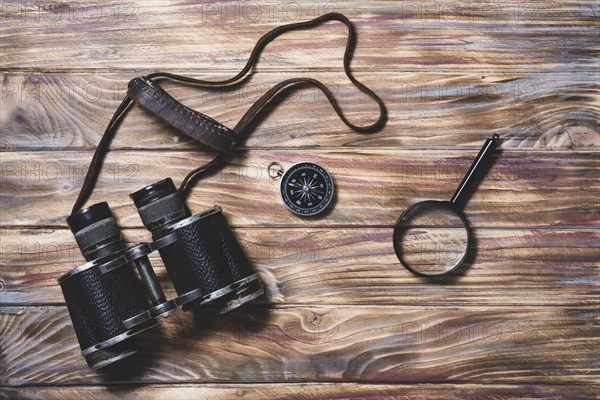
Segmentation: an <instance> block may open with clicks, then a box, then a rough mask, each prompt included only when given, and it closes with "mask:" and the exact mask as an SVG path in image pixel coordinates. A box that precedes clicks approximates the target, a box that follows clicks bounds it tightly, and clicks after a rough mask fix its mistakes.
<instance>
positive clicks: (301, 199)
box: [268, 162, 334, 217]
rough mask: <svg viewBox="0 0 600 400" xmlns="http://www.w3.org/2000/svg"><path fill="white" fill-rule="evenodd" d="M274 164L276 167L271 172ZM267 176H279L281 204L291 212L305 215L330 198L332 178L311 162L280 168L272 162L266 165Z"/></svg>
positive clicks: (322, 205) (318, 207) (313, 213)
mask: <svg viewBox="0 0 600 400" xmlns="http://www.w3.org/2000/svg"><path fill="white" fill-rule="evenodd" d="M274 166H278V167H279V170H278V171H277V172H276V174H275V175H273V174H272V173H271V171H272V170H273V167H274ZM268 170H269V176H270V177H271V178H279V177H280V178H281V182H280V184H279V192H280V194H281V199H282V200H283V204H285V206H286V207H287V208H288V209H289V210H290V211H291V212H293V213H294V214H297V215H300V216H303V217H309V216H312V215H317V214H319V213H320V212H322V211H323V210H325V209H326V208H327V206H329V204H330V203H331V200H332V199H333V190H334V186H333V179H332V178H331V175H329V173H328V172H327V170H326V169H325V168H323V167H321V166H320V165H319V164H316V163H313V162H301V163H297V164H294V165H292V166H291V167H289V168H288V169H287V170H284V169H283V167H282V166H281V164H279V163H277V162H274V163H271V164H270V165H269V167H268Z"/></svg>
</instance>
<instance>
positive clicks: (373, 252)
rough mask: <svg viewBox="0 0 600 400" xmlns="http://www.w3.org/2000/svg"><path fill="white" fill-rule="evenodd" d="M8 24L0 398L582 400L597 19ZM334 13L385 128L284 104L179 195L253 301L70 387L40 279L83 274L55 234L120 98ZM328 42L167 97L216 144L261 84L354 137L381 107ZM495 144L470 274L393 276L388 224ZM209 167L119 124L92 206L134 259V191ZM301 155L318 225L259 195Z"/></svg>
mask: <svg viewBox="0 0 600 400" xmlns="http://www.w3.org/2000/svg"><path fill="white" fill-rule="evenodd" d="M1 7H2V22H1V23H2V28H1V35H2V39H1V45H0V49H1V53H0V54H1V60H0V65H1V67H0V69H1V71H0V72H1V73H2V102H1V107H2V108H1V111H2V112H1V131H2V133H1V135H0V149H1V153H0V156H1V189H0V190H1V192H0V200H1V205H0V212H1V230H0V235H1V236H0V240H1V252H2V254H1V257H0V306H1V308H0V313H1V315H0V332H1V336H0V379H1V381H0V383H1V385H2V388H0V390H1V395H0V397H2V398H17V397H26V398H56V397H61V398H72V399H82V398H98V397H109V398H138V397H139V398H157V399H165V398H188V397H190V398H210V399H222V398H223V399H225V398H237V397H243V398H249V399H255V398H256V399H263V398H280V399H291V398H302V399H307V398H314V399H320V398H371V399H375V398H407V399H429V398H435V397H440V398H460V399H465V398H469V399H471V398H472V399H500V398H501V399H504V398H511V399H512V398H515V399H516V398H530V397H531V398H536V397H544V398H594V397H596V396H598V393H599V390H600V388H599V376H600V360H599V358H600V357H599V352H598V345H599V344H600V343H599V335H600V331H599V328H598V321H599V318H598V317H599V303H600V300H599V299H600V297H599V275H598V272H599V258H600V257H599V256H600V251H599V248H600V244H599V238H598V227H599V216H598V211H599V201H598V199H599V198H600V196H599V192H600V189H599V180H598V178H599V174H598V173H599V170H598V167H599V158H598V149H599V147H600V126H599V116H600V104H599V72H600V66H599V57H598V56H599V48H600V44H599V40H598V37H599V34H600V25H599V18H598V17H599V16H600V6H599V3H598V2H597V1H584V0H561V1H533V0H525V1H521V0H520V1H508V0H494V1H493V2H478V3H469V2H465V3H457V2H453V1H446V0H435V1H429V0H420V1H398V2H394V1H336V2H320V1H315V0H309V1H294V2H292V3H286V2H281V1H265V2H261V1H259V2H250V3H245V2H238V1H232V2H230V1H223V2H215V3H212V2H211V3H209V2H199V1H188V2H186V1H165V0H153V1H144V2H141V1H139V2H106V3H102V4H99V3H93V4H86V3H81V2H70V1H67V2H64V3H54V2H46V1H36V2H24V1H14V2H13V1H4V2H2V4H1ZM329 11H339V12H342V13H344V14H346V15H347V16H348V17H349V18H350V19H351V20H352V21H353V22H354V23H355V25H356V28H357V32H358V35H359V37H358V45H357V48H356V52H355V57H354V62H353V64H352V67H353V70H354V72H355V74H356V76H357V78H358V79H360V80H362V81H363V82H364V83H365V84H367V85H368V86H369V87H371V88H373V90H375V91H376V92H377V93H378V94H379V95H380V96H381V97H382V98H383V100H384V102H385V104H386V106H387V108H388V112H389V119H388V122H387V125H386V126H385V128H384V129H383V130H381V131H380V132H378V133H374V134H359V133H356V132H352V131H351V130H350V129H349V128H347V127H346V126H345V125H343V123H342V122H341V121H340V120H339V119H338V118H337V116H336V115H335V113H334V112H333V110H332V108H331V106H330V105H329V104H328V103H327V102H326V99H325V97H324V96H323V95H322V94H321V93H319V92H317V91H316V90H311V89H305V90H301V91H296V92H293V93H290V94H289V95H288V96H287V97H286V98H285V100H284V101H283V103H282V104H281V105H280V106H278V107H276V108H274V109H272V110H271V112H269V113H268V114H267V115H265V116H264V118H262V120H261V122H260V123H259V124H257V126H256V128H255V129H254V130H253V132H252V133H251V135H250V137H249V139H248V140H247V141H246V143H245V144H244V146H243V148H241V149H239V150H238V151H237V152H236V155H235V157H234V158H233V159H232V162H231V163H230V164H229V165H227V167H226V168H224V169H223V170H222V171H221V172H219V173H217V174H216V175H214V176H212V177H210V178H207V179H205V180H203V181H202V182H201V183H200V184H199V185H198V186H197V187H196V188H195V189H194V191H193V192H192V194H191V196H190V199H189V205H190V208H191V209H192V211H195V212H199V211H201V210H204V209H206V208H208V207H210V206H212V205H214V204H219V205H220V206H222V207H223V209H224V212H225V214H226V216H227V218H228V220H229V222H230V224H231V225H232V226H233V227H234V231H235V233H236V235H237V236H238V238H239V239H240V241H241V242H242V245H243V247H244V248H245V249H246V252H247V254H248V256H249V257H250V258H251V259H252V261H253V263H254V265H255V266H256V267H257V269H258V271H259V273H260V276H261V278H262V279H263V281H264V282H265V285H266V291H267V296H266V298H263V299H261V300H260V301H258V302H256V303H254V304H251V305H248V306H246V307H245V308H243V309H240V310H238V311H235V312H232V313H230V314H228V315H225V316H215V315H212V314H210V313H208V312H205V311H198V312H196V313H184V312H178V313H175V314H174V315H173V316H171V317H170V318H168V319H166V320H164V321H162V322H160V326H159V327H158V328H157V329H154V330H152V331H149V332H148V333H146V334H144V335H143V339H141V340H140V342H141V343H140V352H139V353H138V354H137V355H135V356H133V357H132V358H131V359H130V360H128V361H126V362H125V363H124V365H123V366H121V367H119V368H117V369H115V370H111V371H102V372H93V371H91V370H90V369H88V367H87V366H86V364H85V361H84V359H83V357H82V356H81V355H80V352H79V346H78V343H77V340H76V338H75V336H74V332H73V328H72V325H71V321H70V318H69V315H68V313H67V310H66V307H65V305H64V300H63V297H62V293H61V290H60V288H59V286H58V285H57V283H56V278H57V277H58V276H59V275H60V274H62V273H63V272H65V271H66V270H68V269H71V268H73V267H75V266H77V265H78V264H81V263H82V262H83V259H82V257H81V255H80V253H79V251H78V249H77V247H76V244H75V242H74V239H73V237H72V235H71V234H70V232H69V231H68V229H67V227H66V225H65V218H66V216H67V215H68V214H69V212H70V208H71V206H72V204H73V202H74V200H75V198H76V195H77V193H78V190H79V188H80V186H81V184H82V180H83V175H84V173H85V170H86V168H87V165H88V164H89V162H90V160H91V157H92V154H93V151H94V148H95V147H96V145H97V144H98V141H99V140H100V137H101V134H102V132H103V130H104V128H105V126H106V124H107V123H108V121H109V119H110V117H111V116H112V113H113V112H114V110H115V109H116V107H117V105H118V103H119V101H120V100H121V98H122V97H123V95H124V92H125V88H126V84H127V82H128V80H129V79H131V78H133V77H135V76H139V75H142V74H144V73H148V72H152V71H156V70H163V71H174V72H179V73H182V74H185V75H190V76H196V77H202V78H206V79H223V78H226V77H229V76H232V75H233V74H234V73H236V72H237V71H238V70H239V69H240V68H241V67H242V66H243V64H244V63H245V61H246V59H247V57H248V55H249V53H250V50H251V49H252V47H253V45H254V43H255V42H256V40H257V39H258V38H259V37H260V36H261V35H262V34H263V33H265V32H266V31H268V30H270V29H272V28H274V27H276V26H279V25H281V24H284V23H289V22H298V21H302V20H307V19H311V18H313V17H315V16H317V15H321V14H323V13H326V12H329ZM345 40H346V30H345V28H344V27H343V25H341V24H339V23H336V22H331V23H327V24H326V25H324V26H322V27H320V28H318V29H316V30H310V31H302V32H295V33H289V34H285V35H283V36H282V37H280V38H279V39H277V40H276V41H275V42H274V43H272V44H270V45H269V46H268V47H267V49H266V50H265V52H264V54H263V56H262V57H261V61H260V64H259V65H258V67H257V68H256V69H255V72H254V73H253V74H252V76H251V78H250V79H249V80H248V81H247V82H245V83H244V84H243V85H242V86H241V87H237V88H236V89H234V90H231V91H214V92H203V91H199V90H197V89H195V88H190V87H183V86H181V85H175V84H171V85H168V89H169V90H170V91H171V93H172V94H173V96H175V97H176V98H178V99H179V100H181V101H183V102H184V103H186V104H187V105H189V106H190V107H192V108H195V109H197V110H200V111H202V112H204V113H206V114H208V115H210V116H212V117H214V118H216V119H217V120H219V121H220V122H222V123H224V124H226V125H228V126H233V125H235V123H236V122H237V120H238V119H239V118H240V117H241V116H242V114H243V113H244V111H245V110H247V109H248V107H250V105H251V104H252V103H253V102H254V101H255V100H256V99H257V98H258V97H259V96H260V95H261V94H262V93H264V92H265V91H266V90H268V89H269V88H270V87H272V86H273V85H275V84H276V83H277V82H279V81H281V80H284V79H287V78H290V77H296V76H303V77H312V78H316V79H320V80H322V81H323V82H325V83H327V84H329V85H331V86H332V88H333V91H334V92H335V94H336V96H337V98H338V99H339V102H340V104H341V106H342V107H343V109H344V110H346V111H347V113H348V114H349V118H350V119H351V120H352V121H355V122H357V123H364V124H366V123H368V122H371V121H373V120H374V119H375V118H376V111H377V109H376V106H375V104H374V103H373V102H372V101H370V100H369V98H367V97H366V96H365V95H363V94H362V93H360V92H359V91H358V90H357V89H356V88H355V87H354V86H353V85H352V84H351V83H350V82H349V80H348V79H347V78H346V77H345V75H344V74H343V71H342V69H341V61H342V54H343V48H344V44H345ZM492 133H498V134H499V135H501V137H502V143H501V146H500V148H501V152H500V155H499V156H498V158H497V161H496V162H495V163H494V165H493V166H492V168H491V170H490V172H489V174H488V175H487V177H486V178H485V180H484V181H483V182H482V184H481V185H480V187H479V189H478V190H477V192H476V193H475V194H474V195H473V197H472V198H471V201H470V202H469V204H468V206H467V207H466V213H467V215H468V217H469V220H470V222H471V225H472V228H473V232H474V235H475V237H476V247H475V249H474V252H473V256H474V263H473V265H471V266H470V267H469V268H468V269H467V270H465V271H463V273H462V274H460V275H459V276H457V277H454V278H447V279H441V280H439V281H436V282H432V281H428V280H423V279H420V278H417V277H415V276H412V275H411V274H410V273H409V272H408V271H406V270H405V269H404V268H402V267H401V265H400V264H399V262H398V260H397V258H396V256H395V254H394V252H393V247H392V243H391V234H392V227H393V224H394V223H395V220H396V218H397V217H398V215H399V214H400V213H401V211H402V210H404V209H405V208H406V207H407V206H409V205H410V204H412V203H414V202H416V201H419V200H424V199H442V200H443V199H447V198H449V196H450V195H451V194H452V192H453V190H454V189H455V188H456V186H457V184H458V182H459V181H460V179H461V177H462V175H463V174H464V172H465V171H466V169H467V168H468V166H469V165H470V163H471V161H472V159H473V158H474V157H475V155H476V154H477V151H478V149H479V148H480V146H481V144H482V143H483V141H484V139H486V138H487V137H489V136H490V135H491V134H492ZM211 156H212V153H211V152H210V151H208V150H206V149H203V148H201V147H200V146H199V145H197V144H195V143H193V142H191V141H190V140H189V139H188V138H187V137H185V136H183V135H181V134H179V133H177V132H175V131H174V130H172V129H170V128H169V127H167V126H166V125H165V124H164V123H161V122H159V121H158V120H156V119H154V118H152V117H150V116H149V115H148V114H147V113H145V112H144V111H142V110H141V109H139V108H134V109H133V111H132V112H131V113H130V114H129V116H128V117H127V119H126V120H125V121H124V123H123V124H122V125H121V127H120V129H119V131H118V133H117V135H116V138H115V140H114V141H113V143H112V150H111V151H110V153H109V154H108V157H107V160H106V164H105V168H104V170H103V173H102V175H101V177H100V181H99V183H98V185H97V188H96V191H95V192H94V194H93V196H92V198H91V200H90V203H88V204H91V203H92V202H98V201H108V202H109V203H110V205H111V206H112V208H113V210H115V212H116V215H117V217H118V219H119V222H120V223H121V225H122V226H123V227H124V236H125V239H126V240H127V242H131V243H133V242H137V241H144V240H149V238H150V237H149V233H148V232H147V231H146V230H145V229H143V227H142V226H141V223H140V220H139V218H138V216H137V213H136V212H135V209H134V207H133V205H132V203H131V201H130V200H129V197H128V194H129V193H130V192H132V191H134V190H137V189H139V188H141V187H142V186H144V185H146V184H150V183H152V182H155V181H157V180H159V179H162V178H164V177H167V176H169V177H172V178H173V179H174V180H175V181H176V182H180V181H181V179H183V177H184V176H185V174H186V173H187V172H188V171H189V170H190V169H191V168H193V167H195V166H197V165H199V164H200V163H202V162H205V161H206V160H208V159H209V157H211ZM299 160H313V161H316V162H318V163H321V164H322V165H324V166H326V167H327V168H328V169H329V170H330V171H331V172H332V174H333V176H334V179H335V181H336V185H337V190H338V194H337V199H336V203H335V206H334V208H333V210H332V211H331V213H329V214H328V215H327V216H326V217H325V218H319V219H312V220H306V219H300V218H297V217H295V216H294V215H292V214H291V213H289V212H288V211H286V209H285V208H284V207H283V205H282V204H281V202H280V200H279V195H278V183H277V182H274V181H272V180H270V179H269V178H268V176H267V173H266V167H267V165H268V164H269V163H270V162H271V161H279V162H281V163H282V164H285V165H289V164H291V163H293V162H296V161H299ZM154 264H155V266H157V271H158V274H159V275H160V279H161V282H162V283H163V284H164V286H166V287H167V293H168V295H169V296H173V294H174V291H173V290H172V288H170V286H169V285H170V284H169V282H168V280H167V279H166V277H165V275H166V273H165V271H164V267H163V266H162V264H161V262H160V260H159V259H158V258H157V257H156V258H155V259H154ZM596 398H597V397H596Z"/></svg>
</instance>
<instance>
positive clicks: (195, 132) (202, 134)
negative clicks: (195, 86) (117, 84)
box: [127, 78, 236, 151]
mask: <svg viewBox="0 0 600 400" xmlns="http://www.w3.org/2000/svg"><path fill="white" fill-rule="evenodd" d="M127 94H128V95H129V97H131V98H132V99H133V100H134V101H135V102H136V103H137V104H139V105H140V106H142V107H143V108H144V109H146V110H148V111H150V112H151V113H152V114H154V115H156V116H157V117H159V118H161V119H162V120H164V121H165V122H167V123H168V124H170V125H171V126H173V127H174V128H176V129H177V130H179V131H181V132H183V133H185V134H186V135H188V136H190V137H191V138H192V139H194V140H197V141H199V142H200V143H202V144H204V145H206V146H209V147H211V148H213V149H215V150H219V151H230V150H232V149H233V148H234V147H235V139H236V135H235V133H234V132H233V131H232V130H231V129H229V128H227V127H226V126H224V125H222V124H220V123H218V122H217V121H215V120H214V119H212V118H210V117H209V116H207V115H204V114H202V113H200V112H198V111H196V110H192V109H191V108H189V107H186V106H185V105H183V104H181V103H180V102H179V101H177V100H175V99H174V98H173V97H172V96H171V95H170V94H168V93H167V92H166V91H165V90H164V89H162V88H161V87H160V86H159V85H158V84H157V83H156V82H150V81H147V80H145V79H143V78H134V79H132V80H131V81H130V82H129V87H128V89H127Z"/></svg>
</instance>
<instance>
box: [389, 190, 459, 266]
mask: <svg viewBox="0 0 600 400" xmlns="http://www.w3.org/2000/svg"><path fill="white" fill-rule="evenodd" d="M416 207H423V208H425V209H433V208H435V207H437V208H445V209H447V210H449V211H450V212H452V213H454V214H455V215H457V216H458V217H459V218H460V220H461V221H462V223H463V225H464V227H465V229H466V231H467V246H466V247H465V251H464V253H463V255H462V257H461V258H460V260H458V262H457V263H456V264H454V266H453V267H452V268H450V269H449V270H447V271H444V272H440V273H438V274H427V273H424V272H420V271H417V270H415V269H413V268H412V267H411V266H410V265H408V264H407V263H406V262H405V261H404V260H403V259H402V249H401V248H400V240H397V239H399V238H398V237H397V236H398V235H399V234H400V232H401V231H402V229H400V228H401V227H402V226H403V224H402V219H403V218H404V216H405V215H406V214H408V213H409V212H410V211H411V210H413V209H415V208H416ZM392 240H393V243H394V251H395V252H396V257H398V260H399V261H400V263H402V265H403V266H404V268H406V269H407V270H409V271H410V272H412V273H413V274H415V275H418V276H423V277H427V278H435V277H438V276H446V275H450V274H451V273H452V272H454V271H456V270H457V269H458V268H459V267H460V266H461V265H463V263H464V262H465V260H466V259H467V255H468V254H469V251H470V250H471V229H470V227H469V223H468V222H467V218H466V217H465V215H464V214H463V213H462V212H461V211H460V210H459V209H457V208H456V206H455V205H454V204H453V203H451V202H449V201H438V200H425V201H420V202H418V203H415V204H413V205H412V206H410V207H408V208H407V209H406V210H404V212H403V213H402V214H401V215H400V217H399V218H398V220H397V221H396V225H395V226H394V237H393V239H392Z"/></svg>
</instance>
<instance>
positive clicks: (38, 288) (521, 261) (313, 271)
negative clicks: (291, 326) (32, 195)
mask: <svg viewBox="0 0 600 400" xmlns="http://www.w3.org/2000/svg"><path fill="white" fill-rule="evenodd" d="M235 234H236V236H237V237H238V239H239V240H240V242H241V243H242V246H243V247H244V249H245V252H246V254H247V255H248V257H249V258H250V260H251V261H252V263H253V265H255V266H256V268H257V270H258V271H259V273H260V275H261V278H262V280H263V282H265V284H266V289H267V295H268V296H267V299H263V300H262V301H263V302H265V301H266V300H268V302H270V303H281V304H293V303H297V304H315V305H318V304H344V305H349V304H360V305H409V304H411V305H433V304H439V305H448V304H455V305H464V304H469V305H509V304H515V305H545V306H549V305H575V304H579V305H586V304H588V305H589V304H598V303H599V302H600V300H599V294H600V290H599V287H598V273H599V271H600V270H599V268H598V262H597V261H598V259H599V258H600V245H599V241H598V238H599V236H598V232H597V231H596V230H593V229H590V230H536V229H523V230H509V229H480V230H477V231H476V232H475V237H476V240H477V242H476V247H475V248H474V249H473V255H474V259H473V262H472V265H471V266H470V267H469V268H467V269H465V270H464V272H463V276H461V277H460V278H458V279H446V280H441V281H440V282H439V283H440V284H438V285H431V282H429V281H424V280H422V279H419V278H416V277H414V276H413V275H412V274H410V273H409V272H408V271H406V270H405V269H404V268H403V267H402V266H401V265H400V263H399V262H398V260H397V258H396V255H395V253H394V250H393V248H392V244H391V237H390V236H391V229H390V228H363V227H360V228H343V229H319V228H304V229H289V228H250V229H248V228H246V229H236V230H235ZM124 236H125V237H126V238H127V240H128V241H129V242H130V243H139V242H142V241H147V240H149V239H150V237H149V234H148V233H147V232H146V231H145V230H143V229H128V230H126V231H125V232H124ZM151 261H152V263H153V266H154V267H155V268H156V270H157V273H158V274H159V278H160V279H161V284H162V286H163V287H164V288H165V291H166V293H167V294H168V295H169V296H171V297H173V296H175V292H174V290H173V289H172V284H171V283H170V282H169V281H168V279H167V276H166V271H165V270H164V269H163V268H164V267H163V263H162V260H161V259H160V257H159V256H158V254H156V253H153V255H152V257H151ZM82 263H83V259H82V256H81V254H80V252H79V249H78V248H77V245H76V244H75V241H74V239H73V237H72V235H71V233H70V232H69V231H67V230H49V229H47V230H44V229H35V230H34V229H27V230H12V229H3V230H0V281H2V282H3V284H4V287H3V289H4V291H2V292H0V304H5V305H6V304H23V305H26V304H64V300H63V296H62V293H61V291H60V287H59V286H58V284H57V283H56V278H57V277H59V276H60V275H62V274H63V273H64V272H66V271H67V270H69V269H71V268H74V267H76V266H78V265H79V264H82Z"/></svg>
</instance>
